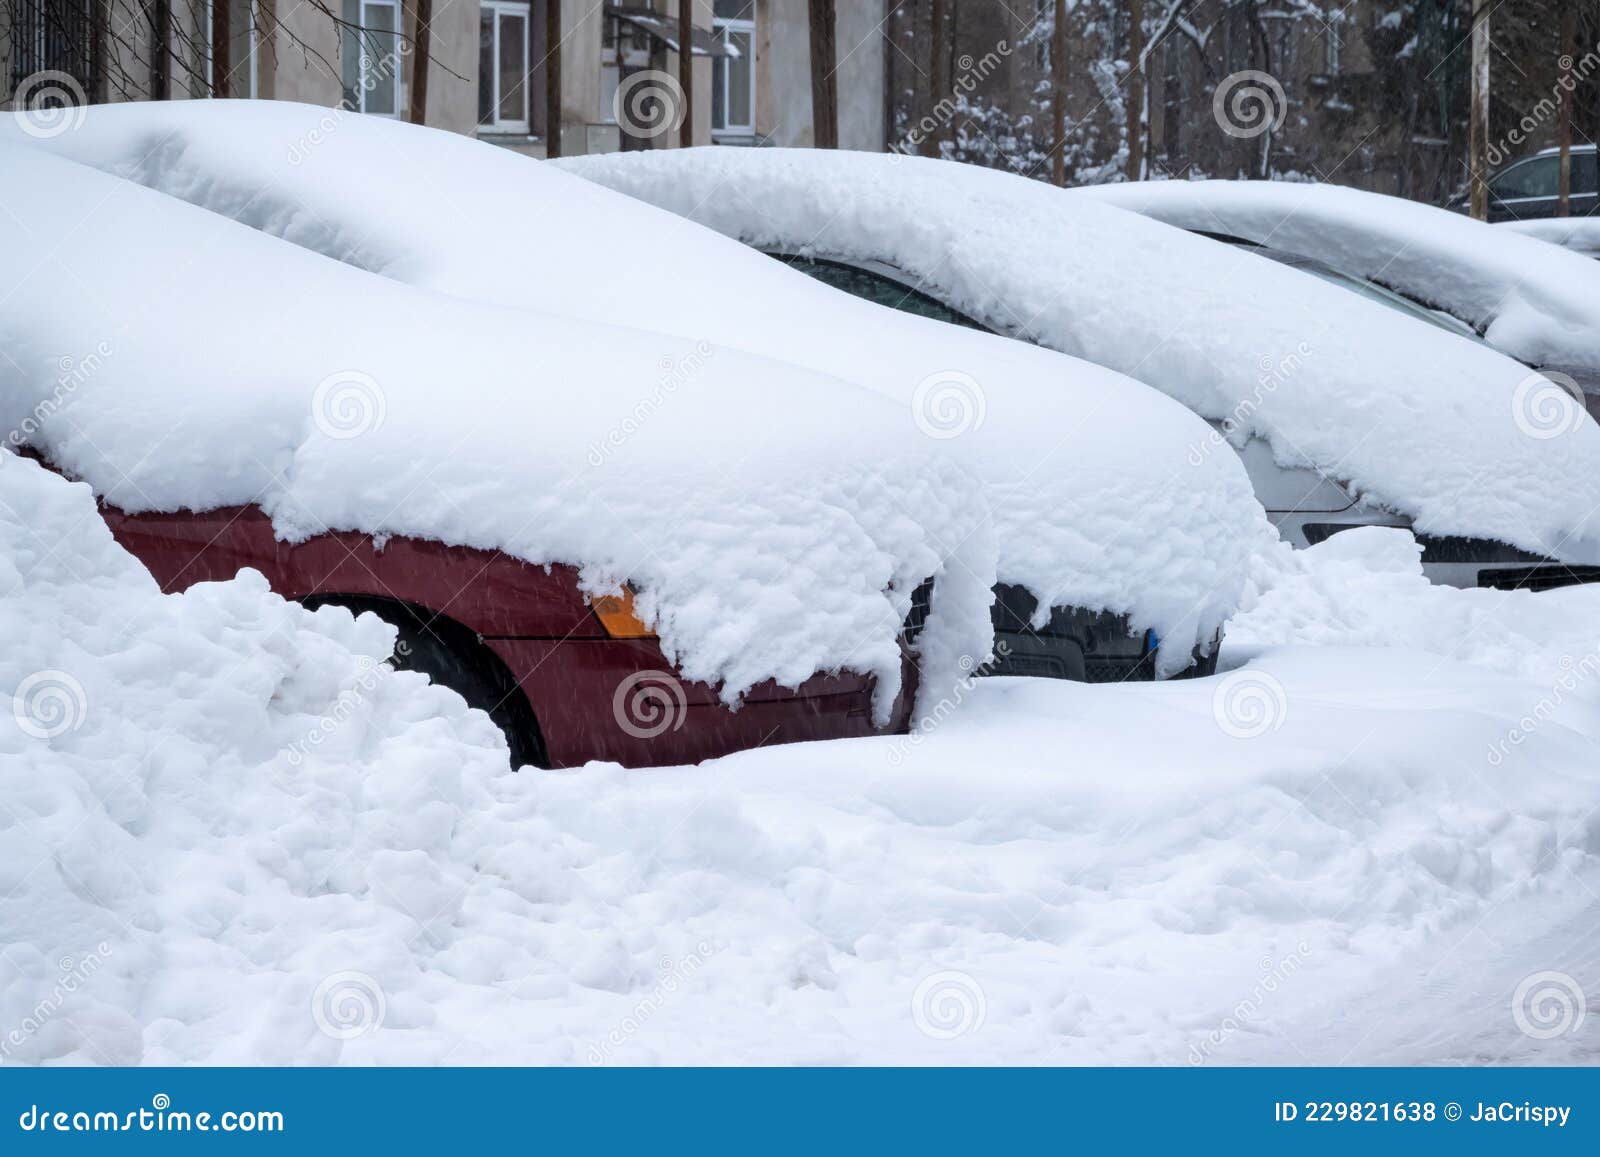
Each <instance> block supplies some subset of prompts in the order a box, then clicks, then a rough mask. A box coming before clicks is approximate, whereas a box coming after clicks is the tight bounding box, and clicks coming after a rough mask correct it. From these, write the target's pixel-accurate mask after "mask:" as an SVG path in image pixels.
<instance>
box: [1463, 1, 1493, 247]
mask: <svg viewBox="0 0 1600 1157" xmlns="http://www.w3.org/2000/svg"><path fill="white" fill-rule="evenodd" d="M1470 107H1471V115H1470V117H1469V120H1468V127H1467V173H1468V179H1469V180H1470V181H1471V182H1472V187H1471V194H1470V197H1469V201H1470V206H1471V209H1472V216H1473V217H1474V218H1476V219H1477V220H1479V221H1487V220H1488V219H1489V171H1488V165H1489V0H1472V103H1471V106H1470Z"/></svg>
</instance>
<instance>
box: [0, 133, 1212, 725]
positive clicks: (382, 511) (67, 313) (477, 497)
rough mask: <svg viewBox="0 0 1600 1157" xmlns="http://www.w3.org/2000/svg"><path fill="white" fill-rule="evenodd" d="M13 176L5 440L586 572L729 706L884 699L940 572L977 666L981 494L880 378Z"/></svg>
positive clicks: (52, 167) (314, 529)
mask: <svg viewBox="0 0 1600 1157" xmlns="http://www.w3.org/2000/svg"><path fill="white" fill-rule="evenodd" d="M0 173H3V174H4V175H5V181H4V185H5V189H6V192H5V201H6V210H7V211H6V212H5V213H0V252H3V253H5V255H6V264H5V267H4V270H3V271H0V296H4V297H5V299H6V308H5V309H4V311H3V312H0V350H3V351H4V353H5V355H6V356H5V357H4V358H3V359H0V430H9V431H11V432H12V433H11V434H10V435H9V439H10V442H11V444H13V445H15V444H17V443H18V442H19V441H20V442H26V443H29V444H31V445H33V446H36V447H37V448H39V449H40V450H41V451H42V452H43V453H44V454H45V455H46V456H47V457H48V458H49V459H50V460H51V461H52V462H54V463H55V464H56V465H58V466H60V467H61V468H63V469H65V470H67V471H68V472H70V473H71V474H73V475H75V476H77V477H79V478H82V479H84V480H85V481H87V482H88V483H89V484H90V485H91V486H92V487H93V488H94V490H95V492H96V493H97V494H99V495H102V496H104V497H105V498H106V499H107V500H108V501H110V502H111V503H113V504H115V505H117V506H120V507H122V508H124V509H127V510H130V511H139V510H152V509H153V510H176V509H182V508H187V509H194V510H205V509H211V508H215V507H220V506H229V505H234V504H249V503H253V504H256V505H259V506H260V507H261V508H262V509H263V510H265V511H266V512H267V513H268V514H270V515H271V516H272V518H273V522H274V526H275V527H276V529H277V531H278V533H279V535H280V536H281V537H283V538H285V539H288V540H291V541H294V540H299V539H303V538H305V537H308V536H311V535H314V534H317V533H321V532H323V531H325V530H330V529H331V530H357V531H365V532H368V533H371V534H374V535H389V534H406V535H413V536H417V537H422V538H430V539H436V540H439V541H443V542H447V543H456V544H463V545H469V546H476V547H481V548H485V549H494V548H498V549H501V550H504V551H505V552H507V553H508V554H512V555H515V556H518V557H521V558H524V559H527V560H528V561H530V562H534V563H544V562H564V563H570V564H573V565H575V566H578V567H580V568H582V569H581V572H580V573H581V579H582V581H583V582H584V583H585V585H586V587H587V588H588V589H589V590H590V591H591V592H599V591H606V590H613V589H615V588H616V586H617V584H619V583H621V582H623V581H627V580H632V581H633V582H634V583H636V584H637V586H638V587H639V588H640V590H641V592H642V596H641V600H640V604H639V605H640V607H641V609H642V610H643V612H644V613H645V614H646V615H647V616H649V617H650V618H651V619H652V620H653V621H654V623H655V625H656V627H657V629H658V631H659V633H660V636H661V640H662V645H663V648H664V649H665V651H666V653H667V655H668V656H669V657H670V658H672V659H673V660H674V661H675V662H676V665H677V667H678V669H679V670H680V671H681V672H682V674H683V675H684V676H686V677H687V678H689V679H695V680H704V681H706V682H708V683H713V684H719V683H720V684H721V691H722V694H723V696H724V698H725V699H727V700H730V701H731V700H734V699H736V698H737V696H738V695H739V693H740V692H742V691H743V690H745V689H746V688H748V687H750V686H751V685H753V684H755V683H758V682H760V681H762V680H763V679H766V678H769V677H771V678H775V679H776V680H778V681H779V682H780V683H784V684H790V685H793V684H797V683H799V682H801V681H802V680H804V679H806V678H808V677H809V676H810V675H812V674H813V673H814V672H816V671H826V670H838V669H841V668H846V669H850V670H854V671H860V672H863V673H868V674H873V675H876V676H877V680H878V681H877V703H878V707H879V711H880V714H881V715H883V716H885V717H886V716H887V713H888V711H889V709H890V707H891V705H892V702H893V700H894V697H895V695H896V693H897V692H898V690H899V686H900V679H901V652H900V645H899V641H898V636H899V632H900V626H901V622H902V620H903V618H904V616H905V614H906V612H907V610H908V609H909V606H910V601H911V594H912V591H913V590H914V589H915V588H916V586H917V584H918V583H920V582H921V581H922V580H923V579H924V578H926V577H928V576H930V575H934V576H937V577H938V579H939V580H940V581H939V584H938V588H937V589H936V591H935V594H934V604H933V615H932V617H931V618H930V621H929V627H928V630H929V634H928V635H927V636H926V638H925V643H924V646H923V653H924V654H923V657H924V670H925V673H926V674H927V676H928V686H929V689H930V690H933V689H936V688H938V687H940V686H942V685H945V684H948V683H950V682H952V681H953V680H954V679H955V678H957V677H958V675H959V671H960V670H961V667H960V662H959V660H960V657H961V656H963V655H967V656H972V657H974V658H977V657H981V656H984V655H987V654H988V651H989V648H990V646H991V645H992V631H991V627H990V622H989V609H988V608H989V603H990V593H989V591H990V587H991V586H992V584H993V582H994V565H995V555H994V541H993V536H992V532H991V530H990V522H989V516H988V511H987V508H986V504H985V502H984V499H983V495H982V493H981V488H980V487H979V486H978V485H977V484H976V483H975V481H974V479H973V478H972V476H971V475H970V474H969V473H968V472H967V471H966V470H965V469H964V468H963V467H962V466H961V464H960V463H958V462H956V461H954V460H953V459H951V458H950V457H949V456H948V455H945V454H942V453H941V452H940V450H939V444H938V442H937V441H936V440H933V439H929V438H927V437H925V436H924V435H922V434H921V433H920V432H919V431H918V430H917V429H916V428H915V427H914V426H912V424H911V423H910V422H908V421H906V420H905V415H904V413H903V412H902V411H901V410H900V409H899V408H898V407H896V406H893V405H892V404H890V403H889V402H887V401H885V400H884V399H882V398H880V397H877V396H876V395H875V394H873V393H871V392H870V391H867V390H863V389H861V388H859V387H856V386H853V385H850V384H849V383H847V382H842V381H839V380H837V379H831V378H827V377H824V376H823V375H820V374H816V373H813V372H810V371H807V370H805V369H803V368H800V367H797V366H794V365H788V364H783V363H779V362H776V361H773V360H771V359H765V358H759V357H755V356H752V355H750V354H745V353H742V352H740V351H738V350H733V349H726V348H722V347H718V346H715V345H713V344H712V343H709V342H706V341H693V340H690V339H687V338H682V337H676V336H671V335H665V334H658V333H650V332H646V331H643V330H631V329H625V328H622V327H618V326H603V325H600V324H597V323H590V322H585V321H582V320H578V319H574V318H571V317H561V316H557V315H554V314H546V313H538V312H535V311H532V310H525V309H524V310H509V309H503V308H497V307H492V306H488V305H484V304H482V303H478V302H464V301H460V300H458V299H455V298H451V297H448V296H444V295H440V294H434V293H429V292H426V291H422V290H418V289H415V288H412V287H410V286H406V285H402V284H400V283H398V282H395V281H393V280H391V279H388V278H384V277H379V276H377V275H374V274H371V273H366V272H363V271H361V270H359V269H355V268H352V267H351V266H349V265H346V264H342V263H340V262H337V261H333V260H331V259H329V258H326V257H323V256H320V255H318V254H315V253H312V252H309V251H307V250H305V249H303V248H300V247H298V246H295V245H291V244H288V243H286V242H284V241H281V240H277V239H275V238H272V237H268V236H266V235H265V234H263V233H260V232H258V231H256V230H252V229H247V228H245V227H243V226H241V225H238V224H236V223H234V222H232V221H229V220H227V219H225V218H223V217H221V216H218V215H217V214H214V213H208V212H205V211H203V210H200V209H197V208H194V207H193V206H190V205H187V204H184V203H183V202H182V201H179V200H176V199H174V198H171V197H168V196H164V195H162V194H160V193H156V192H152V191H151V190H149V189H146V188H143V187H141V186H139V185H137V184H134V183H131V182H128V181H124V180H120V179H118V178H114V177H110V176H107V175H105V174H103V173H101V172H98V171H96V170H94V169H92V168H88V167H85V166H82V165H78V164H75V163H73V162H70V161H65V160H62V159H60V158H57V157H54V156H51V155H50V154H48V153H46V152H44V151H42V150H39V149H34V148H25V147H21V146H14V145H10V144H6V143H4V142H0ZM108 254H114V255H115V257H114V259H109V260H108V258H107V255H108ZM840 415H848V416H849V420H848V421H841V420H840ZM1242 581H1243V578H1242V574H1241V576H1240V579H1239V585H1242ZM1235 589H1237V586H1236V588H1235ZM934 693H935V694H936V695H937V691H936V690H935V691H934Z"/></svg>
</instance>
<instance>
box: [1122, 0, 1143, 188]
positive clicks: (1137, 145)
mask: <svg viewBox="0 0 1600 1157" xmlns="http://www.w3.org/2000/svg"><path fill="white" fill-rule="evenodd" d="M1128 61H1129V66H1128V111H1127V116H1126V120H1127V122H1128V180H1130V181H1142V180H1143V179H1144V90H1145V84H1144V0H1128Z"/></svg>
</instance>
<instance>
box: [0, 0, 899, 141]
mask: <svg viewBox="0 0 1600 1157" xmlns="http://www.w3.org/2000/svg"><path fill="white" fill-rule="evenodd" d="M679 2H680V0H627V2H617V0H606V2H600V0H433V6H432V8H433V10H432V17H431V20H430V22H429V29H430V31H429V40H430V43H429V49H428V53H427V61H426V63H425V66H426V67H427V69H428V73H427V85H426V115H425V121H426V123H427V124H429V125H432V126H434V127H437V128H442V129H448V130H450V131H452V132H458V133H463V134H468V135H475V136H478V137H480V138H482V139H484V140H488V141H493V142H495V143H497V144H501V145H504V146H506V147H509V148H513V149H516V150H518V151H520V152H525V153H528V154H531V155H535V156H542V155H544V154H545V153H546V151H547V149H546V139H545V137H546V131H547V130H546V125H547V123H548V120H547V107H546V93H547V84H546V75H545V71H546V68H547V64H548V62H549V61H550V60H551V58H552V53H551V47H550V45H549V43H548V40H549V37H548V33H547V27H548V17H549V12H548V9H547V5H548V4H550V3H559V4H560V6H561V7H560V29H561V37H560V44H559V52H560V68H559V71H560V78H561V91H560V106H561V108H560V125H561V129H560V132H561V142H560V143H561V151H562V153H564V154H566V155H575V154H582V153H594V152H612V151H616V150H619V149H629V148H655V147H667V146H671V145H676V144H678V143H679V140H680V135H679V132H678V131H676V125H677V124H678V123H680V118H682V117H683V116H685V115H687V116H688V117H689V118H690V119H691V120H692V122H693V140H694V143H695V144H712V143H719V144H727V145H751V144H762V143H770V144H778V145H808V144H810V143H811V141H812V123H811V64H810V34H809V25H808V15H807V13H808V6H807V0H685V2H688V3H690V4H691V6H692V8H691V18H692V20H693V22H694V28H695V36H694V42H693V45H692V48H691V56H692V58H693V84H692V86H691V91H690V92H689V93H687V94H682V89H681V87H680V86H679V84H678V80H677V78H678V76H679V65H678V45H677V43H676V41H677V29H678V4H679ZM885 3H886V0H840V2H839V4H838V17H837V47H836V52H835V59H836V61H837V72H836V75H837V83H838V89H839V110H840V132H839V139H840V145H841V146H842V147H845V148H857V149H882V148H883V147H884V145H885V116H884V107H885V91H886V90H885V83H884V77H885V56H886V45H885V43H884V31H883V29H884V12H885ZM416 18H417V13H416V10H415V0H220V3H213V2H212V0H0V102H8V103H11V102H14V103H19V104H21V103H27V102H28V101H29V100H31V99H36V94H35V91H34V90H35V89H36V88H37V86H38V84H39V80H38V78H39V77H41V76H43V75H46V74H48V75H49V76H50V77H51V78H52V80H53V82H54V83H55V84H57V85H58V86H59V85H60V84H61V83H63V82H62V80H61V78H63V77H65V78H70V82H71V83H72V84H73V85H75V86H76V89H77V90H78V92H80V93H81V99H83V100H86V101H90V102H102V101H118V100H147V99H158V100H159V99H188V98H199V97H209V96H226V97H254V98H261V99H271V100H292V101H301V102H305V103H309V104H318V105H326V106H329V107H344V108H348V109H354V110H357V111H360V112H364V113H367V114H370V115H375V116H393V117H400V118H408V117H409V106H410V97H411V86H412V85H413V84H414V83H415V81H416V77H417V71H416V70H417V68H419V67H423V66H424V65H423V64H422V63H421V62H419V60H418V54H417V53H416V52H414V51H413V43H414V40H413V38H414V35H415V31H416ZM219 26H221V27H222V28H223V34H222V35H221V36H220V37H219V35H218V32H217V29H218V27H219ZM680 94H681V95H680Z"/></svg>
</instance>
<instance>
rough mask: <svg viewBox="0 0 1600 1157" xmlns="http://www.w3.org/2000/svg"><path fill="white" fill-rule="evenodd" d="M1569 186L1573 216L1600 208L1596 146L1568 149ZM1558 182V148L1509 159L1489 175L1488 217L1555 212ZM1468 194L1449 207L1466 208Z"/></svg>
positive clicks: (1526, 217) (1527, 217) (1533, 217)
mask: <svg viewBox="0 0 1600 1157" xmlns="http://www.w3.org/2000/svg"><path fill="white" fill-rule="evenodd" d="M1570 163H1571V167H1572V185H1571V188H1570V189H1569V191H1568V193H1569V195H1568V199H1567V204H1568V209H1569V212H1570V213H1571V215H1572V216H1574V217H1587V216H1590V215H1591V214H1593V213H1595V212H1596V211H1600V196H1597V194H1600V188H1597V186H1596V180H1595V178H1596V172H1595V147H1594V145H1593V144H1592V143H1590V144H1576V145H1573V146H1572V150H1571V162H1570ZM1560 183H1561V150H1560V149H1559V148H1554V147H1552V148H1548V149H1541V150H1540V151H1539V152H1537V153H1535V154H1533V156H1531V157H1523V158H1522V159H1520V160H1516V161H1512V162H1511V163H1510V164H1509V165H1507V166H1505V168H1503V169H1501V170H1500V171H1499V172H1497V173H1495V175H1494V176H1492V177H1490V178H1489V206H1488V208H1489V220H1490V221H1494V222H1497V223H1498V222H1501V221H1538V220H1548V219H1550V218H1553V217H1554V216H1555V215H1556V209H1557V202H1558V201H1559V200H1560V197H1559V193H1558V190H1559V188H1560ZM1468 205H1469V200H1468V194H1467V193H1466V192H1461V193H1458V194H1456V195H1455V196H1454V197H1452V198H1451V199H1450V202H1449V206H1448V207H1449V208H1451V209H1454V210H1455V211H1456V212H1457V213H1465V212H1467V211H1468Z"/></svg>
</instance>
